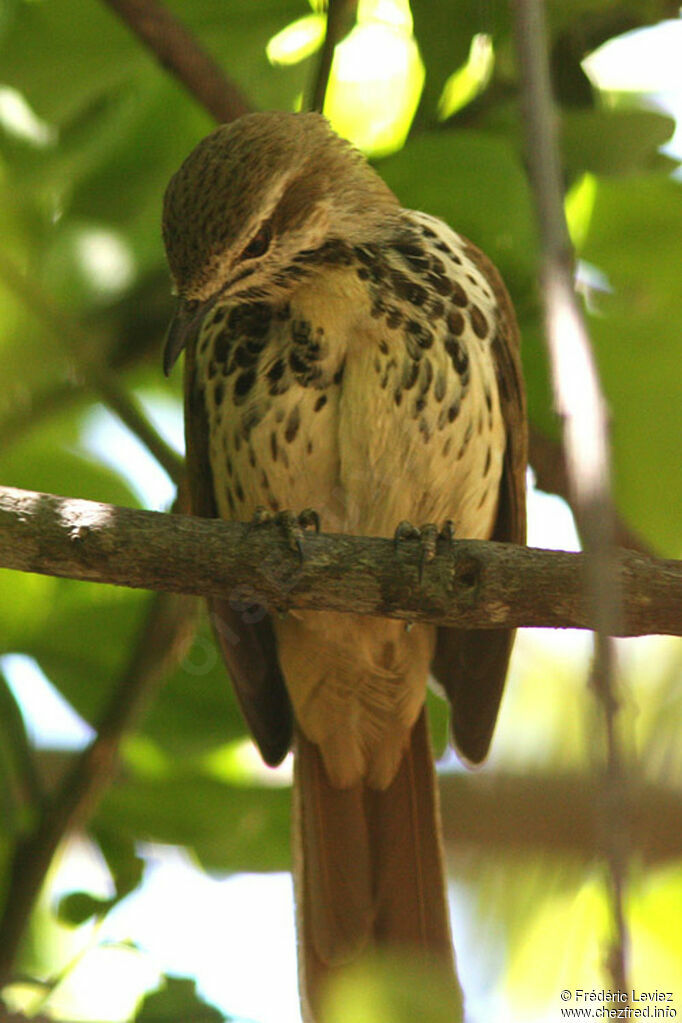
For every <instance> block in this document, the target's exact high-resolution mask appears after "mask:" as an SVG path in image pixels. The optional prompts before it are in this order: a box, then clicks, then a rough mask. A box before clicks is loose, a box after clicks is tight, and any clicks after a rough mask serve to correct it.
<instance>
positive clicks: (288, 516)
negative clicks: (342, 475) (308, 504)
mask: <svg viewBox="0 0 682 1023" xmlns="http://www.w3.org/2000/svg"><path fill="white" fill-rule="evenodd" d="M269 522H274V523H275V525H277V526H279V527H280V529H281V530H282V532H283V533H284V537H285V539H286V541H287V544H288V546H289V547H290V549H291V550H292V551H294V552H295V553H297V554H298V556H299V558H300V559H301V561H303V538H304V535H305V530H306V529H313V530H314V531H315V532H316V533H319V532H320V516H319V515H318V513H317V512H316V511H315V509H314V508H304V509H303V511H302V512H300V514H298V515H296V514H294V512H292V511H286V510H285V511H278V512H272V511H270V510H269V509H268V508H263V507H262V506H259V507H258V508H256V510H255V512H254V515H253V519H252V520H251V524H252V525H253V526H262V525H265V524H266V523H269Z"/></svg>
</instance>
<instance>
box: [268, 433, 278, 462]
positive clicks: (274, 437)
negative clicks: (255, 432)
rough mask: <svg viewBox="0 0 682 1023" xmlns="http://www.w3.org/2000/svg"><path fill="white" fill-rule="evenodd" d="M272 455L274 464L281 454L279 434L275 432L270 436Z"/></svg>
mask: <svg viewBox="0 0 682 1023" xmlns="http://www.w3.org/2000/svg"><path fill="white" fill-rule="evenodd" d="M270 454H271V455H272V460H273V462H276V461H277V455H278V454H279V445H278V443H277V434H276V433H275V431H274V430H273V431H272V433H271V434H270Z"/></svg>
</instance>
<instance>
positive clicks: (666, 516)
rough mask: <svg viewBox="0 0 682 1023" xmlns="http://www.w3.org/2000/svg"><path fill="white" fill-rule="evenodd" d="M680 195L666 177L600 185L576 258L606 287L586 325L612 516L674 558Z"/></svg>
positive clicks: (679, 501)
mask: <svg viewBox="0 0 682 1023" xmlns="http://www.w3.org/2000/svg"><path fill="white" fill-rule="evenodd" d="M681 199H682V193H681V191H680V185H679V184H678V183H677V182H675V181H673V180H671V179H669V178H665V177H647V178H639V179H629V180H620V179H609V180H606V181H602V182H600V183H599V187H598V189H597V195H596V199H595V206H594V210H593V213H592V219H591V222H590V227H589V231H588V234H587V238H586V242H585V245H584V248H583V250H582V251H581V253H580V255H581V256H582V257H584V258H585V259H587V260H588V261H589V262H590V263H592V264H594V265H595V266H597V267H598V268H599V269H600V270H601V271H602V272H604V273H605V274H606V276H607V278H608V281H609V285H610V287H611V289H612V290H611V293H610V294H607V295H596V296H594V298H593V302H594V304H595V305H596V307H597V314H596V315H594V316H592V317H591V319H590V330H591V333H592V338H593V341H594V344H595V346H596V351H597V355H598V360H599V368H600V371H601V374H602V377H603V381H604V386H605V389H606V396H607V399H608V402H609V406H610V411H611V418H612V431H613V448H614V463H615V483H616V495H617V498H618V503H619V507H620V508H621V509H622V511H623V512H624V514H625V516H626V518H627V519H628V520H629V521H630V522H631V523H632V524H633V526H634V527H635V528H636V529H637V530H639V531H640V532H642V533H643V534H644V536H646V537H647V538H648V539H649V540H650V541H651V543H653V544H654V545H655V546H657V547H659V548H660V549H661V551H663V552H667V553H668V554H670V555H671V556H679V555H680V553H681V552H682V547H681V541H680V530H679V516H678V515H677V511H676V510H677V509H679V508H680V507H682V474H680V471H679V469H680V463H681V461H682V443H681V438H682V402H680V394H681V393H682V359H681V358H680V336H682V307H681V306H680V301H679V294H680V282H679V266H680V238H682V201H681Z"/></svg>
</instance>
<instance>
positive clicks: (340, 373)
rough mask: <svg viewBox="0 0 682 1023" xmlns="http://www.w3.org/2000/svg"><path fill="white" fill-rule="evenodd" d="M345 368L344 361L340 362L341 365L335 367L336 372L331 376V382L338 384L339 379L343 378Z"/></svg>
mask: <svg viewBox="0 0 682 1023" xmlns="http://www.w3.org/2000/svg"><path fill="white" fill-rule="evenodd" d="M345 368H346V363H345V362H342V363H341V365H340V366H339V368H338V369H337V371H336V373H335V374H334V376H333V377H332V382H333V383H335V384H340V383H341V381H342V380H343V371H344V369H345Z"/></svg>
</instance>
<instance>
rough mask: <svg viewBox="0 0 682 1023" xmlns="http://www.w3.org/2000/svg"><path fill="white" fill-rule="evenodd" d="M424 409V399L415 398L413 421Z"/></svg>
mask: <svg viewBox="0 0 682 1023" xmlns="http://www.w3.org/2000/svg"><path fill="white" fill-rule="evenodd" d="M425 408H426V398H417V400H416V401H415V403H414V417H415V419H416V417H417V416H418V415H419V413H420V412H423V411H424V409H425Z"/></svg>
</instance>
